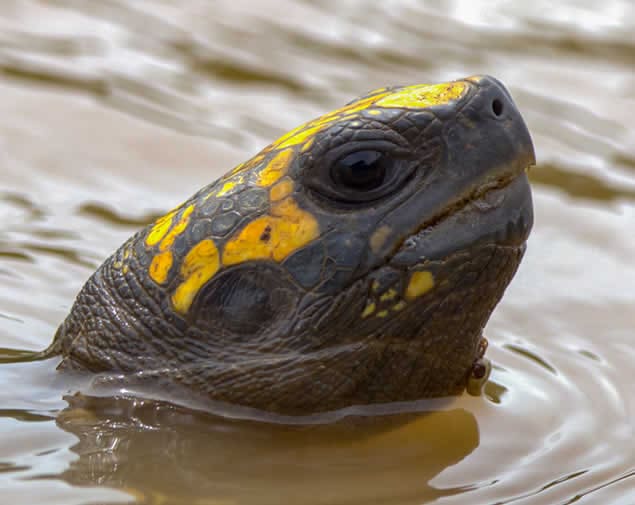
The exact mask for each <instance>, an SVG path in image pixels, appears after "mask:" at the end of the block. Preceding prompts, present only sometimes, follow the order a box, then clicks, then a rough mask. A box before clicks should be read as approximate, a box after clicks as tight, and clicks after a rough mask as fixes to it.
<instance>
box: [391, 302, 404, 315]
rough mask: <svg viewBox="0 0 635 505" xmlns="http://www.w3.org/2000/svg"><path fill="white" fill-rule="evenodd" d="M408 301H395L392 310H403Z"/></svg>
mask: <svg viewBox="0 0 635 505" xmlns="http://www.w3.org/2000/svg"><path fill="white" fill-rule="evenodd" d="M406 305H407V304H406V302H404V301H403V300H399V301H398V302H397V303H395V304H394V305H393V306H392V310H394V311H396V312H399V311H400V310H403V309H405V308H406Z"/></svg>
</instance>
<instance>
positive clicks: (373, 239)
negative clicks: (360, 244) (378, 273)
mask: <svg viewBox="0 0 635 505" xmlns="http://www.w3.org/2000/svg"><path fill="white" fill-rule="evenodd" d="M390 232H392V229H391V228H390V226H388V225H387V224H384V225H381V226H380V227H379V228H377V229H376V230H375V231H374V232H373V234H372V235H371V236H370V249H371V250H372V251H373V252H374V253H378V252H379V250H380V249H381V248H382V247H383V245H384V244H385V243H386V240H387V239H388V237H389V236H390Z"/></svg>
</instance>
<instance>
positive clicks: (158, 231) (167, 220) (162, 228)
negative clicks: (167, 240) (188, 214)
mask: <svg viewBox="0 0 635 505" xmlns="http://www.w3.org/2000/svg"><path fill="white" fill-rule="evenodd" d="M174 214H176V210H173V211H172V212H169V213H168V214H166V215H165V216H163V217H161V218H159V219H157V221H156V222H155V223H154V226H152V228H151V229H150V233H148V236H147V237H146V245H147V246H148V247H152V246H154V245H157V244H158V243H159V242H161V239H162V238H163V237H164V236H165V234H166V233H167V232H168V230H169V229H170V226H172V217H173V216H174Z"/></svg>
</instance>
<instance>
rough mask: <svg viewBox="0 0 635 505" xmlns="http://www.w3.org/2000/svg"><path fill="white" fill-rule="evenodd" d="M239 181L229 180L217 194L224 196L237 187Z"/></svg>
mask: <svg viewBox="0 0 635 505" xmlns="http://www.w3.org/2000/svg"><path fill="white" fill-rule="evenodd" d="M237 184H238V181H229V182H226V183H225V184H223V187H222V188H220V190H219V192H218V193H216V196H224V195H226V194H227V193H229V192H230V191H231V190H232V189H234V188H235V187H236V185H237Z"/></svg>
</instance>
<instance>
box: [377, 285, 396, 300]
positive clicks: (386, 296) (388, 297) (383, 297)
mask: <svg viewBox="0 0 635 505" xmlns="http://www.w3.org/2000/svg"><path fill="white" fill-rule="evenodd" d="M396 296H397V292H396V291H395V290H394V289H392V288H390V289H389V290H388V291H386V292H385V293H382V294H381V296H380V297H379V300H380V301H382V302H385V301H387V300H394V299H395V298H396Z"/></svg>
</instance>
